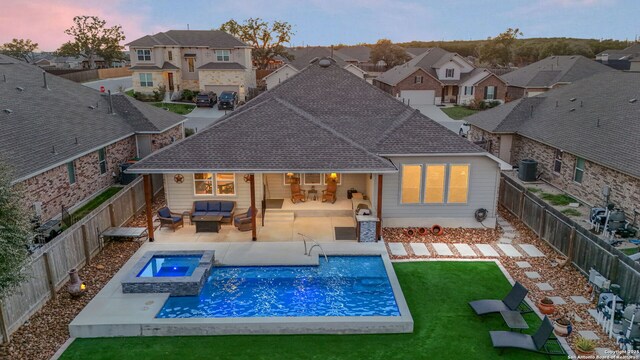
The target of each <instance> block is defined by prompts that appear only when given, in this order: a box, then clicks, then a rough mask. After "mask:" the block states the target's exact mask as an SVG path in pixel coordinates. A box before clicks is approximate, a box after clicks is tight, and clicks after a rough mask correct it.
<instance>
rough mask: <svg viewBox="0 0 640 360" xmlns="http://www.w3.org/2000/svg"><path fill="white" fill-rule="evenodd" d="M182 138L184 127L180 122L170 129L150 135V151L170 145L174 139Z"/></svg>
mask: <svg viewBox="0 0 640 360" xmlns="http://www.w3.org/2000/svg"><path fill="white" fill-rule="evenodd" d="M183 138H184V129H183V127H182V124H180V125H178V126H174V127H172V128H171V129H169V130H167V131H165V132H163V133H160V134H152V135H151V151H154V152H155V151H158V150H160V149H162V148H163V147H165V146H167V145H170V144H172V143H174V142H176V141H179V140H182V139H183Z"/></svg>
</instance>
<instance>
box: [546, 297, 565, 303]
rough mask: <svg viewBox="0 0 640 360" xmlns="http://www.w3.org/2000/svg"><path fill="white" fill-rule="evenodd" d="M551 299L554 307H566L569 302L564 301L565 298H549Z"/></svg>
mask: <svg viewBox="0 0 640 360" xmlns="http://www.w3.org/2000/svg"><path fill="white" fill-rule="evenodd" d="M549 299H551V301H553V304H554V305H564V304H566V303H567V302H566V301H564V299H563V298H561V297H560V296H549Z"/></svg>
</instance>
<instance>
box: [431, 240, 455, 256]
mask: <svg viewBox="0 0 640 360" xmlns="http://www.w3.org/2000/svg"><path fill="white" fill-rule="evenodd" d="M431 245H433V249H434V250H435V251H436V253H437V254H438V255H441V256H453V252H452V251H451V249H449V245H447V244H445V243H433V244H431Z"/></svg>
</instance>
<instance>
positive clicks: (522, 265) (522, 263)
mask: <svg viewBox="0 0 640 360" xmlns="http://www.w3.org/2000/svg"><path fill="white" fill-rule="evenodd" d="M516 265H518V267H519V268H521V269H525V268H530V267H531V264H529V263H528V262H526V261H516Z"/></svg>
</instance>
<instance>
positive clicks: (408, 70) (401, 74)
mask: <svg viewBox="0 0 640 360" xmlns="http://www.w3.org/2000/svg"><path fill="white" fill-rule="evenodd" d="M454 55H455V54H453V53H450V52H448V51H446V50H443V49H441V48H437V47H436V48H430V49H429V50H428V51H425V52H423V53H422V54H420V55H417V56H416V57H414V58H413V59H411V60H409V61H408V62H406V63H405V64H402V65H398V66H395V67H393V68H392V69H389V70H387V71H386V72H384V73H382V74H381V75H380V76H378V77H377V78H376V80H378V81H380V82H383V83H385V84H389V85H391V86H395V85H396V84H398V83H399V82H400V81H402V80H404V79H406V78H407V76H409V75H411V74H413V73H414V72H416V71H417V70H419V69H422V70H424V71H425V72H427V73H428V74H430V75H432V76H433V77H434V78H436V79H437V78H438V74H437V73H436V71H435V70H434V66H436V64H438V63H439V62H440V61H441V59H443V58H446V61H449V60H450V58H451V57H452V56H454Z"/></svg>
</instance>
